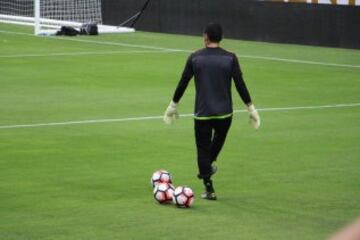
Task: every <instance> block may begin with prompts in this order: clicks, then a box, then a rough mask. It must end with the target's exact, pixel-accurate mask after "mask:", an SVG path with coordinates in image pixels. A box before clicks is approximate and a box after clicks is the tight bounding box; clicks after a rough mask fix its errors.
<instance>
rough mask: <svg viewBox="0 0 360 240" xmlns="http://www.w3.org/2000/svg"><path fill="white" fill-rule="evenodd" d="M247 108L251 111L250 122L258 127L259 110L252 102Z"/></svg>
mask: <svg viewBox="0 0 360 240" xmlns="http://www.w3.org/2000/svg"><path fill="white" fill-rule="evenodd" d="M247 110H248V112H249V117H250V119H249V120H250V123H251V125H252V126H253V127H254V128H255V129H258V128H259V127H260V122H261V121H260V116H259V114H258V111H257V110H256V108H255V106H254V105H253V104H250V105H249V106H247Z"/></svg>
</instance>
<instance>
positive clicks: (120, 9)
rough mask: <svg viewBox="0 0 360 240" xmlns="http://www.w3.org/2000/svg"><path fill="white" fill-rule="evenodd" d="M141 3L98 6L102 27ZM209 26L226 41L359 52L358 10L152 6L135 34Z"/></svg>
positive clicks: (184, 1)
mask: <svg viewBox="0 0 360 240" xmlns="http://www.w3.org/2000/svg"><path fill="white" fill-rule="evenodd" d="M144 3H145V1H141V0H103V1H102V11H103V21H104V23H105V24H110V25H118V24H119V23H121V22H123V21H125V20H126V19H127V18H129V17H131V16H133V15H134V14H135V13H136V12H137V11H139V10H140V9H141V7H142V5H143V4H144ZM208 22H218V23H220V24H222V25H223V27H224V35H225V37H227V38H235V39H244V40H256V41H266V42H278V43H295V44H307V45H320V46H331V47H342V48H357V49H360V7H354V6H340V5H337V6H334V5H323V4H299V3H274V2H261V1H247V0H151V1H150V3H149V5H148V8H147V9H146V11H145V12H144V14H143V15H142V16H141V18H140V19H139V20H138V22H137V24H136V26H135V27H136V29H137V30H142V31H150V32H162V33H177V34H189V35H201V34H202V30H203V28H204V26H205V25H206V24H207V23H208Z"/></svg>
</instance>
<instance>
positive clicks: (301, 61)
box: [239, 55, 360, 68]
mask: <svg viewBox="0 0 360 240" xmlns="http://www.w3.org/2000/svg"><path fill="white" fill-rule="evenodd" d="M239 57H241V58H252V59H261V60H270V61H278V62H287V63H303V64H311V65H322V66H332V67H348V68H360V65H351V64H340V63H325V62H315V61H307V60H300V59H289V58H277V57H263V56H251V55H239Z"/></svg>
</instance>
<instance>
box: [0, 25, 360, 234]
mask: <svg viewBox="0 0 360 240" xmlns="http://www.w3.org/2000/svg"><path fill="white" fill-rule="evenodd" d="M9 31H10V32H17V33H25V34H14V33H9ZM31 31H32V30H31V29H30V28H26V27H16V26H13V25H5V24H0V126H13V125H19V124H38V123H52V122H67V121H83V120H101V119H119V118H120V119H122V118H129V117H146V116H161V115H162V114H163V112H164V110H165V108H166V107H167V105H168V103H169V101H170V99H171V97H172V94H173V91H174V89H175V87H176V84H177V82H178V80H179V77H180V74H181V72H182V69H183V66H184V63H185V61H186V58H187V56H188V54H189V53H188V52H169V51H160V50H157V49H153V48H149V47H148V46H156V47H162V48H171V49H173V48H176V49H186V50H195V49H198V48H201V47H202V40H201V37H200V36H199V37H190V36H181V35H167V34H156V33H145V32H136V33H131V34H122V35H121V34H120V35H102V36H98V37H76V38H67V39H71V40H66V39H63V38H46V37H34V36H31V35H30V34H31ZM27 34H28V35H27ZM74 40H75V41H74ZM78 40H80V41H78ZM123 43H128V44H134V45H142V47H140V46H129V45H128V46H126V45H124V44H123ZM223 46H224V47H225V48H227V49H229V50H230V51H233V52H236V53H237V54H238V55H239V58H240V63H241V66H242V70H243V72H244V77H245V80H246V82H247V85H248V88H249V90H250V92H251V95H252V98H253V100H254V102H255V104H256V106H257V107H258V108H261V109H268V108H282V107H290V108H294V107H299V106H315V108H314V109H290V110H273V111H260V115H261V117H262V124H263V125H262V127H261V129H260V130H259V131H255V130H253V129H251V128H250V126H249V125H248V122H247V114H246V113H236V114H235V115H234V121H233V124H232V127H231V129H230V133H229V137H228V139H227V142H226V145H225V147H224V149H223V152H222V154H221V156H220V158H219V159H218V167H219V171H218V173H217V174H216V175H215V177H214V180H215V188H216V190H217V194H218V198H219V200H218V201H216V202H208V201H205V200H201V199H200V198H199V196H200V194H201V192H202V191H203V188H202V184H201V182H200V181H199V180H197V178H196V174H197V165H196V161H195V144H194V136H193V135H194V133H193V120H192V118H191V117H182V118H181V119H179V120H178V121H177V122H176V124H175V125H173V126H166V125H164V124H163V122H162V121H161V119H148V120H143V121H123V122H107V123H101V122H99V123H92V124H68V125H58V126H38V127H28V128H20V127H19V128H4V127H3V128H1V127H0V239H2V240H15V239H34V240H40V239H41V240H43V239H44V240H45V239H56V240H65V239H67V240H68V239H74V240H80V239H86V240H88V239H244V240H252V239H254V240H255V239H256V240H259V239H264V240H269V239H276V240H290V239H291V240H292V239H294V240H295V239H298V240H307V239H309V240H310V239H313V240H315V239H316V240H318V239H325V238H327V237H328V236H329V235H330V234H331V233H333V232H335V231H336V230H337V229H338V228H340V227H341V226H343V225H344V224H346V223H347V222H349V221H351V220H352V219H353V218H355V217H357V216H359V215H360V205H359V202H360V187H359V186H360V185H359V183H360V147H359V143H360V107H359V105H354V106H347V107H346V106H344V107H334V108H316V106H323V105H333V104H350V103H351V104H353V103H355V104H359V103H360V67H359V65H360V51H359V50H346V49H332V48H321V47H310V46H298V45H285V44H269V43H259V42H248V41H237V40H229V39H226V40H225V41H224V42H223ZM263 57H268V58H270V59H265V58H263ZM274 58H276V59H274ZM279 58H280V59H282V60H279ZM293 59H297V60H304V61H306V62H293V61H292V60H293ZM314 62H315V63H314ZM318 63H320V64H318ZM323 63H325V65H322V64H323ZM327 63H335V64H343V65H344V66H339V65H327ZM233 90H234V89H233ZM233 95H234V97H233V98H234V106H235V108H236V109H244V107H243V104H242V102H241V101H240V97H239V96H238V95H237V93H236V91H233ZM193 101H194V85H193V83H191V84H190V85H189V88H188V89H187V91H186V93H185V95H184V97H183V99H182V101H181V104H180V108H179V111H180V113H182V114H188V113H191V112H192V109H193ZM160 168H164V169H167V170H169V171H170V172H171V173H172V174H173V177H174V183H175V185H183V184H185V185H188V186H190V187H192V188H193V190H194V192H195V196H196V199H195V203H194V206H193V207H192V208H190V209H177V208H176V207H174V206H173V205H170V206H162V205H159V204H157V203H155V202H154V199H153V197H152V190H151V187H150V184H149V180H150V176H151V174H152V173H153V172H154V171H155V170H157V169H160Z"/></svg>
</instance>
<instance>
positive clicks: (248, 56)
mask: <svg viewBox="0 0 360 240" xmlns="http://www.w3.org/2000/svg"><path fill="white" fill-rule="evenodd" d="M0 33H6V34H17V35H24V36H31V37H38V36H35V35H34V34H29V33H21V32H11V31H3V30H0ZM47 38H50V39H57V40H66V41H74V42H84V43H91V44H100V45H109V46H122V47H132V48H143V49H153V50H164V51H170V52H174V53H175V52H182V53H191V52H193V50H187V49H176V48H163V47H157V46H149V45H137V44H129V43H120V42H108V41H94V40H86V39H81V38H68V37H51V36H49V37H47ZM237 55H238V56H239V57H241V58H251V59H260V60H267V61H277V62H287V63H298V64H309V65H319V66H328V67H344V68H360V65H353V64H342V63H331V62H317V61H308V60H302V59H290V58H278V57H266V56H255V55H241V54H237Z"/></svg>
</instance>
